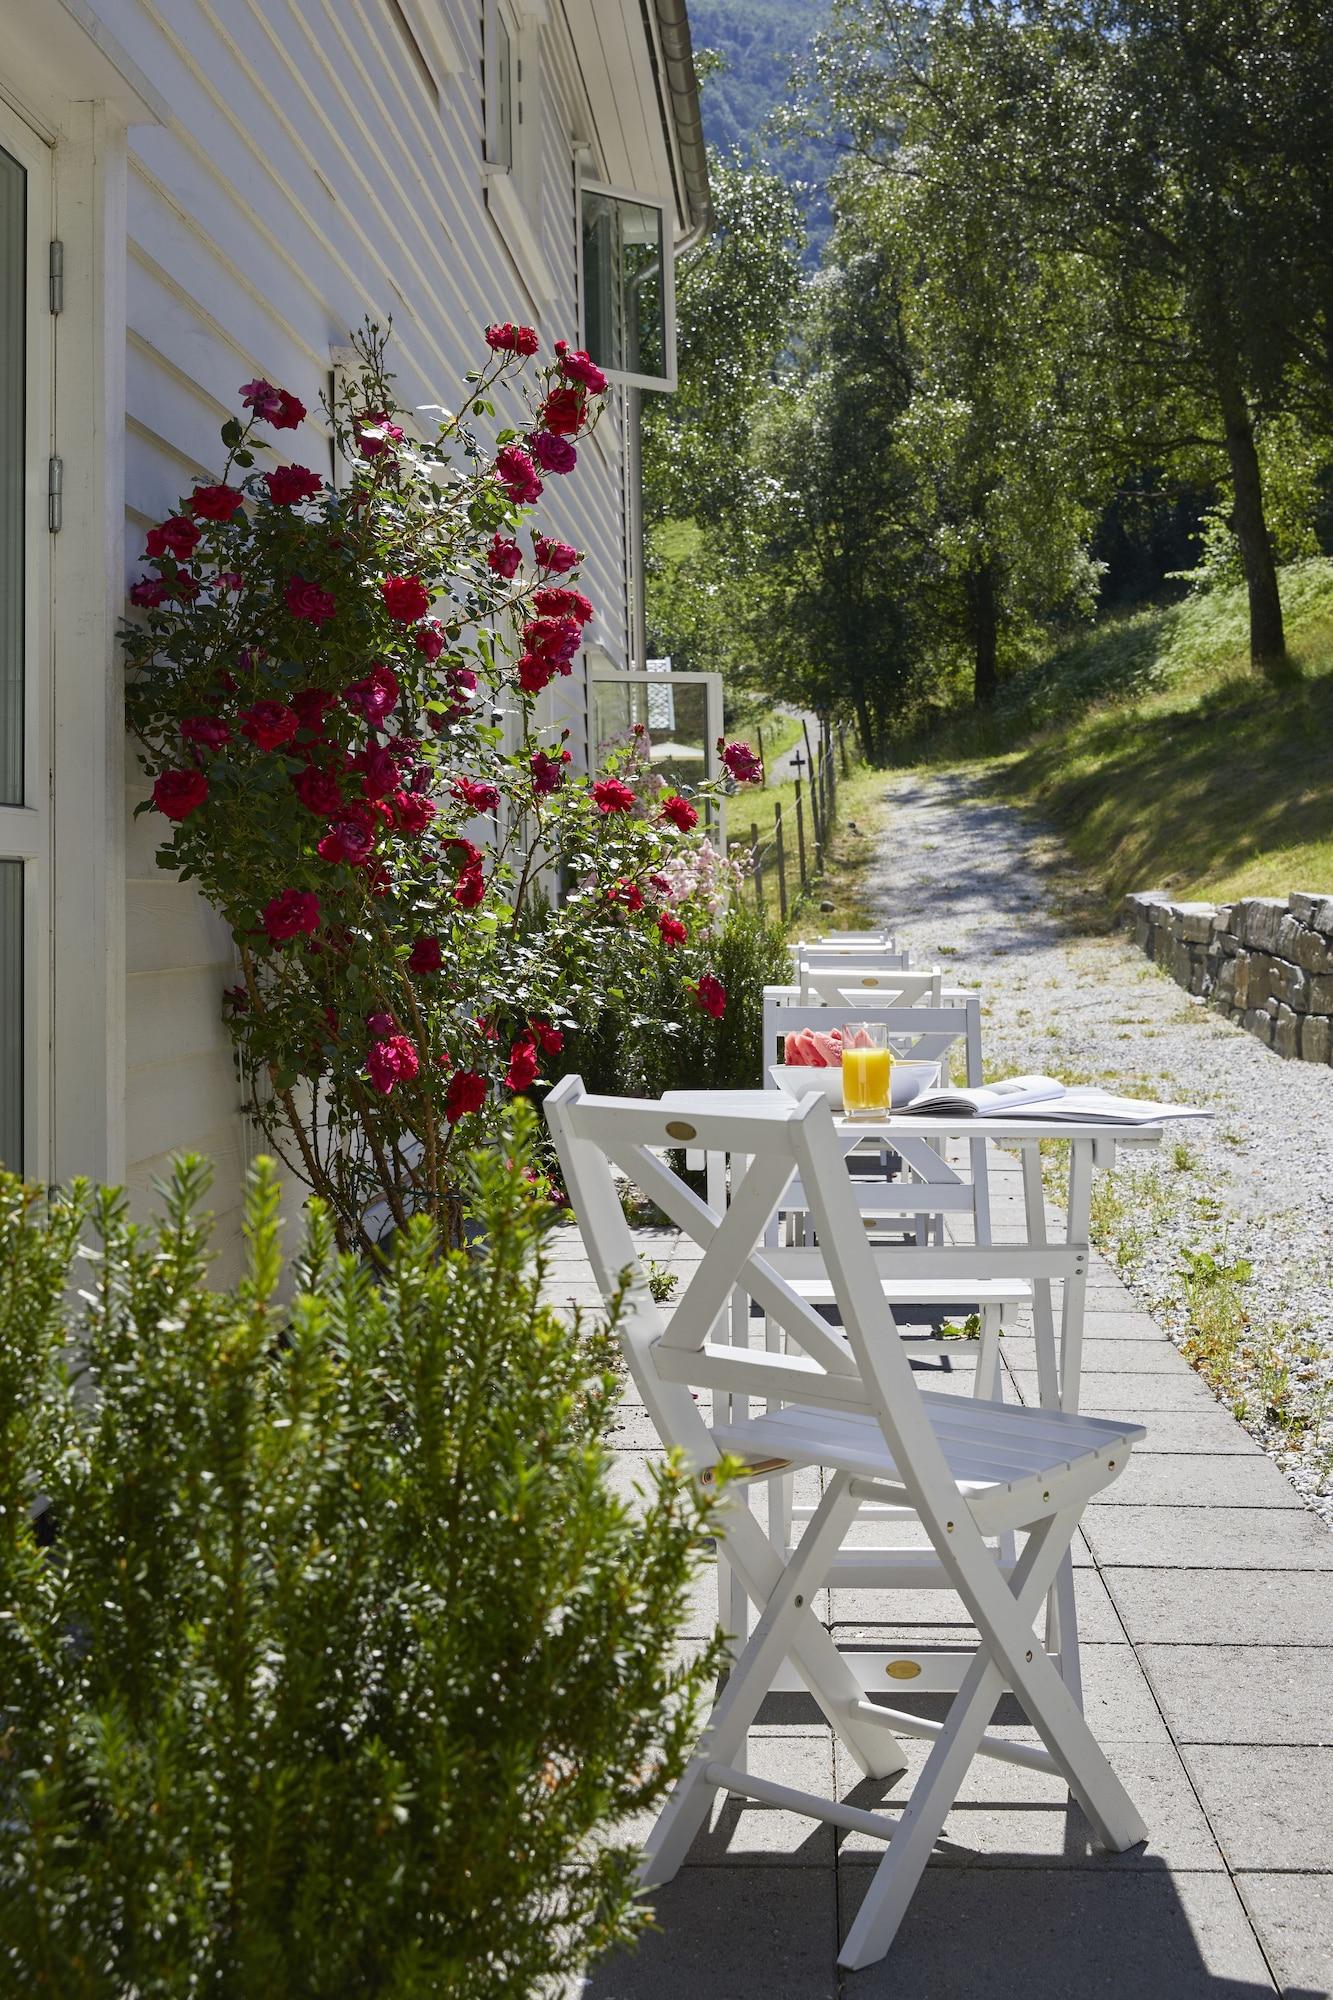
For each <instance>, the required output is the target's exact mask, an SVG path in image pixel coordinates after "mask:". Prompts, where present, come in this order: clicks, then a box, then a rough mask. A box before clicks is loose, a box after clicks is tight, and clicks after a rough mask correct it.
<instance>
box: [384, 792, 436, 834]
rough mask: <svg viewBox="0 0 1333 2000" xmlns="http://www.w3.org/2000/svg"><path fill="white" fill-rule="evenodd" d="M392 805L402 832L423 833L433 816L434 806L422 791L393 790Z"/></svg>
mask: <svg viewBox="0 0 1333 2000" xmlns="http://www.w3.org/2000/svg"><path fill="white" fill-rule="evenodd" d="M393 807H394V818H395V820H396V821H397V823H398V827H399V830H400V831H401V832H403V833H413V834H417V833H424V832H425V831H426V828H427V827H428V826H429V825H430V823H431V821H432V820H433V819H434V817H435V807H434V806H433V805H432V803H431V801H430V800H429V799H428V798H427V797H426V795H425V793H424V792H395V793H394V795H393Z"/></svg>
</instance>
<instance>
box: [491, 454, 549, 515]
mask: <svg viewBox="0 0 1333 2000" xmlns="http://www.w3.org/2000/svg"><path fill="white" fill-rule="evenodd" d="M495 476H496V478H497V479H498V480H499V482H500V484H501V485H502V486H503V487H504V490H505V492H506V493H507V494H508V496H509V498H510V499H511V500H512V501H513V503H514V505H515V506H516V507H528V506H531V504H532V502H533V501H534V500H540V498H541V494H542V483H541V480H540V479H539V478H538V477H537V468H536V466H535V465H534V464H533V462H532V460H531V459H530V458H529V457H528V454H527V453H526V452H525V451H524V450H523V449H522V448H521V446H519V445H516V444H507V445H503V446H502V447H501V448H500V450H499V451H497V452H496V454H495Z"/></svg>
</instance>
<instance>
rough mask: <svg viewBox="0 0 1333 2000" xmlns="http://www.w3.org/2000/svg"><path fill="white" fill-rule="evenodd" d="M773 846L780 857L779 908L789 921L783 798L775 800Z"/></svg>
mask: <svg viewBox="0 0 1333 2000" xmlns="http://www.w3.org/2000/svg"><path fill="white" fill-rule="evenodd" d="M773 847H774V850H775V852H776V854H777V857H778V910H779V912H780V913H781V916H782V921H783V923H784V924H785V923H786V921H787V855H786V850H785V849H784V847H783V845H782V800H781V799H774V801H773Z"/></svg>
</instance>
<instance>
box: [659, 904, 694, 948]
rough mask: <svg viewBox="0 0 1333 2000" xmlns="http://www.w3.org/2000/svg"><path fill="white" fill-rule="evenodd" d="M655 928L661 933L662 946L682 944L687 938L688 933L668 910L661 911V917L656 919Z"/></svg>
mask: <svg viewBox="0 0 1333 2000" xmlns="http://www.w3.org/2000/svg"><path fill="white" fill-rule="evenodd" d="M657 928H658V930H659V932H660V933H661V938H662V942H663V944H664V945H667V946H675V945H678V944H684V942H685V940H686V938H687V937H688V936H689V932H688V931H687V930H686V928H685V926H684V924H683V923H682V922H681V920H680V918H679V917H673V916H672V914H671V912H670V910H663V912H662V914H661V916H660V917H659V918H658V919H657Z"/></svg>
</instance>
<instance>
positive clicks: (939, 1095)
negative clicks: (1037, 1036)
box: [903, 1076, 1212, 1125]
mask: <svg viewBox="0 0 1333 2000" xmlns="http://www.w3.org/2000/svg"><path fill="white" fill-rule="evenodd" d="M903 1108H904V1110H905V1111H906V1112H907V1113H908V1115H909V1116H910V1117H912V1118H915V1117H916V1116H917V1114H918V1113H920V1114H921V1115H922V1116H923V1117H929V1116H930V1115H931V1113H932V1112H936V1113H938V1114H939V1116H940V1117H942V1118H1031V1119H1033V1120H1038V1119H1055V1120H1059V1121H1061V1122H1067V1123H1068V1124H1071V1125H1155V1124H1156V1123H1157V1122H1158V1120H1159V1119H1162V1118H1208V1117H1210V1116H1211V1115H1212V1114H1211V1113H1210V1112H1208V1111H1201V1110H1198V1109H1197V1108H1195V1107H1194V1106H1193V1105H1188V1104H1150V1103H1149V1102H1148V1101H1147V1100H1146V1099H1145V1098H1141V1097H1113V1096H1112V1095H1111V1093H1110V1091H1109V1090H1089V1089H1085V1088H1084V1087H1083V1086H1082V1085H1081V1084H1079V1085H1070V1084H1063V1083H1057V1082H1056V1080H1055V1078H1054V1077H1053V1076H1009V1077H1006V1078H1005V1079H1004V1081H1003V1082H1001V1083H987V1084H982V1085H980V1086H979V1087H978V1088H977V1089H976V1090H960V1089H955V1088H954V1087H953V1086H952V1085H945V1087H944V1088H943V1089H940V1090H923V1091H922V1093H921V1095H920V1096H919V1097H914V1098H913V1099H912V1101H911V1103H910V1104H908V1105H905V1106H904V1107H903Z"/></svg>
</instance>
